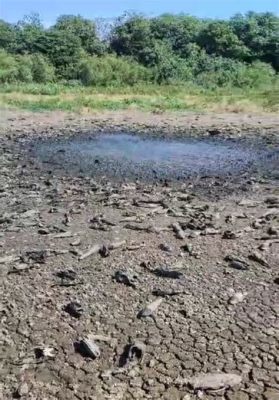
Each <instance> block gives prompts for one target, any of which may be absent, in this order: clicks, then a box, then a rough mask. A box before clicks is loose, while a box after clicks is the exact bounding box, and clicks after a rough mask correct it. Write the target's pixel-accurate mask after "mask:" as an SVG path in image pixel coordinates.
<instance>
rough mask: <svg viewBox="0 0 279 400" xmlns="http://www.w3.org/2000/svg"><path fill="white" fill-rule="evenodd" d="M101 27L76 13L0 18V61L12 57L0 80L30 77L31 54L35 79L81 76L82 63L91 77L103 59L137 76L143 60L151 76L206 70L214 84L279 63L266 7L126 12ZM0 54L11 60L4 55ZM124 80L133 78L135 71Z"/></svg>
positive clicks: (200, 76) (272, 18)
mask: <svg viewBox="0 0 279 400" xmlns="http://www.w3.org/2000/svg"><path fill="white" fill-rule="evenodd" d="M103 30H104V31H105V32H106V34H105V35H102V34H100V32H102V26H100V23H97V22H95V21H92V20H90V19H87V18H83V17H82V16H80V15H77V16H75V15H62V16H60V17H59V18H58V19H57V20H56V22H55V24H54V25H53V26H51V27H49V28H45V27H44V26H43V24H42V22H41V20H40V18H39V16H38V15H37V14H32V15H30V16H27V17H24V18H23V19H22V20H21V21H19V22H18V23H16V24H10V23H8V22H5V21H3V20H0V50H1V57H2V64H0V68H2V69H3V68H6V69H7V68H8V64H9V62H10V61H11V59H13V61H12V62H11V63H10V65H11V68H10V69H9V71H10V72H9V73H8V72H7V73H6V72H5V71H4V70H2V71H0V76H2V81H3V80H4V78H3V77H4V76H5V77H7V76H9V79H10V80H11V79H23V77H24V76H26V77H28V76H29V77H31V76H32V77H33V78H32V79H34V71H35V67H34V65H33V64H34V60H35V59H37V60H38V65H39V66H40V68H42V71H43V72H42V73H41V74H40V73H38V71H37V72H36V74H35V75H36V76H37V77H41V78H40V79H41V80H45V79H47V77H49V79H50V77H51V79H52V80H53V79H56V80H57V79H58V80H59V79H63V80H79V79H81V78H80V76H81V75H83V77H84V76H85V75H86V74H85V71H87V76H88V77H89V76H90V79H89V78H88V79H85V78H84V81H86V82H92V84H93V83H94V84H96V82H97V80H96V77H97V76H101V75H100V74H99V72H98V71H96V69H97V68H102V67H101V65H102V63H103V66H104V71H113V70H114V69H118V70H119V74H120V71H122V73H123V71H124V70H126V71H128V70H129V71H130V72H129V73H131V71H134V72H135V71H136V69H137V73H136V74H135V76H138V77H140V78H139V79H142V71H144V69H142V68H146V71H147V70H148V73H147V76H148V79H150V80H152V81H154V82H157V83H162V82H170V81H185V80H194V81H196V82H201V81H203V82H206V79H205V78H204V77H205V75H207V76H208V77H209V78H210V79H209V81H210V80H211V79H215V81H216V82H218V84H221V83H222V84H224V83H225V82H226V81H227V80H228V79H229V78H230V77H232V76H240V74H243V71H244V70H245V71H247V76H248V75H249V74H250V72H249V73H248V71H250V70H251V69H253V68H254V69H257V71H258V70H261V71H263V70H264V71H269V72H268V76H271V75H274V74H275V72H276V71H277V72H278V71H279V18H278V16H276V15H275V14H272V13H254V12H249V13H247V14H245V15H243V14H237V15H235V16H233V17H232V18H230V19H229V20H209V19H200V18H196V17H193V16H189V15H184V14H180V15H171V14H164V15H161V16H158V17H155V18H147V17H145V16H144V15H138V14H125V15H124V16H122V17H120V18H118V19H116V20H115V22H114V23H113V24H111V25H110V28H109V32H108V26H106V27H105V26H104V29H103ZM4 54H6V58H7V60H9V62H7V61H5V62H4V58H5V56H4ZM90 57H91V59H90ZM96 58H100V60H99V61H96ZM120 58H123V60H122V61H120ZM115 60H118V61H115ZM105 63H108V64H105ZM132 64H133V67H130V66H131V65H132ZM1 65H2V66H1ZM32 65H33V67H32ZM128 65H129V67H128ZM16 68H19V69H20V68H21V69H24V71H25V73H23V72H22V71H21V72H20V73H16V72H15V69H16ZM28 68H30V71H29V72H30V73H27V69H28ZM38 68H39V67H38ZM38 68H37V70H38ZM90 68H91V72H90V73H89V69H90ZM236 70H237V71H238V74H236V72H235V71H236ZM11 71H13V73H12V72H11ZM32 71H33V72H32ZM46 71H48V73H46ZM80 71H83V74H81V73H80ZM94 71H95V72H94ZM111 73H115V72H111ZM107 74H108V72H106V76H107ZM250 75H251V74H250ZM250 75H249V76H250ZM214 76H215V78H214ZM263 76H265V73H263ZM12 77H13V78H12ZM20 77H22V78H20ZM26 79H27V78H26ZM30 79H31V78H30ZM36 79H37V80H38V79H39V78H36ZM234 79H236V78H234ZM239 79H240V78H239ZM130 81H131V82H134V78H133V79H130ZM102 82H104V79H103V78H102ZM239 82H241V79H240V81H239Z"/></svg>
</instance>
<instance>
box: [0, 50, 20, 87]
mask: <svg viewBox="0 0 279 400" xmlns="http://www.w3.org/2000/svg"><path fill="white" fill-rule="evenodd" d="M16 77H17V63H16V59H15V57H13V56H11V55H10V54H8V53H7V52H6V51H5V50H1V49H0V82H1V83H5V82H7V83H10V82H15V81H16Z"/></svg>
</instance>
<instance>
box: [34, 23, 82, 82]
mask: <svg viewBox="0 0 279 400" xmlns="http://www.w3.org/2000/svg"><path fill="white" fill-rule="evenodd" d="M35 49H36V52H39V53H42V54H44V55H45V56H46V57H48V58H49V60H50V61H51V63H52V64H53V65H54V67H55V69H56V72H57V75H58V77H60V78H63V79H75V78H76V74H77V66H78V64H79V62H80V59H81V58H82V57H83V55H84V53H83V50H82V47H81V42H80V39H79V38H78V37H77V36H75V35H74V34H73V33H71V32H67V31H58V30H49V31H47V32H46V33H44V34H43V35H41V36H39V37H38V38H37V40H36V43H35Z"/></svg>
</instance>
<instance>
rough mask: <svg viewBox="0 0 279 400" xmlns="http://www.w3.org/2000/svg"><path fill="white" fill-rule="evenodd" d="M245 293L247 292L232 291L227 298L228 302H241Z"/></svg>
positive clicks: (233, 303)
mask: <svg viewBox="0 0 279 400" xmlns="http://www.w3.org/2000/svg"><path fill="white" fill-rule="evenodd" d="M246 295H247V293H241V292H236V293H234V294H233V295H232V296H231V297H230V298H229V304H231V305H235V304H238V303H241V302H242V301H243V300H244V298H245V296H246Z"/></svg>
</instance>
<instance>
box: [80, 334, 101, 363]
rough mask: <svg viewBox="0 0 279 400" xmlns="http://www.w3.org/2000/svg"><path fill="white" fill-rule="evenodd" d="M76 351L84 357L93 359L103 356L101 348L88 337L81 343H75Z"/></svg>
mask: <svg viewBox="0 0 279 400" xmlns="http://www.w3.org/2000/svg"><path fill="white" fill-rule="evenodd" d="M74 346H75V349H76V351H77V352H78V353H80V354H81V355H82V356H83V357H90V358H92V359H95V358H98V357H100V355H101V352H100V349H99V346H98V345H97V344H96V343H95V342H94V340H92V339H91V338H90V336H88V337H87V338H85V339H82V340H80V341H79V342H76V343H74Z"/></svg>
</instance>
